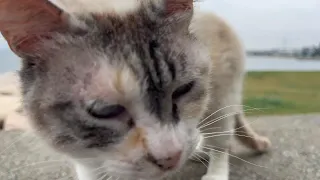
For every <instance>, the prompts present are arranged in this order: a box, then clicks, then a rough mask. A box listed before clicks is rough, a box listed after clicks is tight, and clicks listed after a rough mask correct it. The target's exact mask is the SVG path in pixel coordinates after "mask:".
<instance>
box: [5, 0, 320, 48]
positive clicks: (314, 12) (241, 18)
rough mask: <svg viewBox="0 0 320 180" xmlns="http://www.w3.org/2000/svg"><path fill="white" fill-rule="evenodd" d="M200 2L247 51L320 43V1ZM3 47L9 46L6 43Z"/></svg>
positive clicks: (251, 0)
mask: <svg viewBox="0 0 320 180" xmlns="http://www.w3.org/2000/svg"><path fill="white" fill-rule="evenodd" d="M200 1H203V2H201V3H200V8H202V9H203V10H208V11H213V12H216V13H217V14H218V15H220V16H221V17H223V18H225V19H226V20H227V21H228V22H229V24H231V26H233V27H234V28H235V29H236V30H237V32H238V34H239V35H240V37H241V39H242V41H243V43H244V45H245V46H246V48H247V49H263V48H274V47H283V46H285V47H287V48H292V47H300V46H304V45H312V44H317V43H319V42H320V0H200ZM0 38H1V39H2V37H0ZM2 47H7V45H6V43H5V42H4V40H0V48H2Z"/></svg>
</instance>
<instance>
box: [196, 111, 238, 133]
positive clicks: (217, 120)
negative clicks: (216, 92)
mask: <svg viewBox="0 0 320 180" xmlns="http://www.w3.org/2000/svg"><path fill="white" fill-rule="evenodd" d="M236 114H240V112H233V113H228V114H225V115H222V116H219V117H217V118H215V119H213V120H212V121H209V122H207V123H206V124H204V125H202V126H200V127H199V128H198V129H200V130H201V129H202V128H204V127H207V126H210V125H211V124H214V123H216V122H219V121H220V120H222V119H224V118H227V117H230V116H233V115H236Z"/></svg>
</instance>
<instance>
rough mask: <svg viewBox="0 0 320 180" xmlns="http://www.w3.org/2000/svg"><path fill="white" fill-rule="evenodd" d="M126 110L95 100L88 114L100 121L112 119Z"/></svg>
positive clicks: (88, 107)
mask: <svg viewBox="0 0 320 180" xmlns="http://www.w3.org/2000/svg"><path fill="white" fill-rule="evenodd" d="M125 110H126V109H125V108H124V107H123V106H121V105H118V104H114V105H110V104H109V103H106V102H104V101H100V100H95V101H92V102H90V103H89V104H88V106H87V112H88V113H89V114H90V115H91V116H93V117H95V118H98V119H110V118H115V117H117V116H119V115H121V114H122V113H123V112H124V111H125Z"/></svg>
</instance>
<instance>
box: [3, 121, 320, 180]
mask: <svg viewBox="0 0 320 180" xmlns="http://www.w3.org/2000/svg"><path fill="white" fill-rule="evenodd" d="M249 120H250V122H251V123H252V124H253V126H254V127H255V128H256V129H257V130H258V131H259V132H260V133H261V134H265V135H267V136H268V137H270V139H271V141H272V143H273V148H272V151H271V152H270V153H269V154H265V155H263V156H255V155H253V154H252V153H250V152H249V151H248V150H246V149H244V148H242V147H241V146H238V145H235V146H236V152H235V155H236V156H238V157H240V158H243V159H245V160H246V161H249V162H251V163H254V164H256V165H252V164H249V163H246V162H244V161H241V160H239V159H237V158H232V160H231V162H230V164H231V178H230V179H231V180H317V179H320V140H319V137H320V115H300V116H283V117H261V118H250V119H249ZM0 162H1V163H0V179H1V180H74V179H73V178H72V177H73V175H74V174H73V171H72V167H71V166H69V165H68V164H67V163H66V162H65V160H64V158H63V157H61V156H59V155H57V154H55V153H53V152H51V151H50V150H49V149H48V148H46V147H45V146H44V145H43V144H41V143H40V142H39V140H37V138H35V137H33V136H31V135H26V134H25V133H23V132H19V131H11V132H2V133H0ZM257 165H258V166H257ZM259 166H262V167H259ZM204 173H205V168H204V165H203V164H201V163H193V162H190V163H188V165H187V166H186V167H185V168H184V169H183V170H182V171H181V174H179V175H177V176H175V177H173V178H172V180H200V178H201V176H202V175H203V174H204Z"/></svg>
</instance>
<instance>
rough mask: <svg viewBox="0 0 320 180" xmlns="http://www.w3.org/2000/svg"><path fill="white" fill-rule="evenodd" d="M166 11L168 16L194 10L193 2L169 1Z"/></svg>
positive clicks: (186, 0)
mask: <svg viewBox="0 0 320 180" xmlns="http://www.w3.org/2000/svg"><path fill="white" fill-rule="evenodd" d="M166 9H167V14H168V15H171V14H174V13H177V12H183V11H187V10H191V9H193V0H167V2H166Z"/></svg>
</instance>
